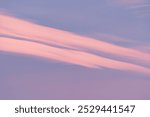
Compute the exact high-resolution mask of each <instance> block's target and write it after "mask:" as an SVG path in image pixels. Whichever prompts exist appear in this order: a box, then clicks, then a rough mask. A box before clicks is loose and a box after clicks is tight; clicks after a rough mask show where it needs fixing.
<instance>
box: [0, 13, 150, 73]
mask: <svg viewBox="0 0 150 117" xmlns="http://www.w3.org/2000/svg"><path fill="white" fill-rule="evenodd" d="M0 34H1V35H5V36H9V37H11V38H6V37H0V51H4V52H13V53H19V54H24V55H31V56H36V57H42V58H47V59H50V60H55V61H60V62H65V63H70V64H76V65H80V66H84V67H90V68H101V67H105V68H110V69H116V70H126V71H134V72H140V73H146V74H150V69H149V68H146V67H143V66H140V65H135V64H132V63H128V62H122V61H117V60H113V59H110V58H105V57H101V56H98V55H96V54H93V53H90V52H87V51H85V50H84V48H86V49H88V50H95V51H98V52H104V53H108V54H112V55H117V56H121V57H127V58H128V59H133V60H142V61H145V62H150V54H148V53H144V52H141V51H139V50H136V49H131V48H126V47H121V46H117V45H114V44H111V43H107V42H104V41H99V40H96V39H93V38H89V37H84V36H79V35H76V34H73V33H70V32H67V31H62V30H58V29H54V28H50V27H46V26H41V25H38V24H34V23H31V22H27V21H23V20H20V19H17V18H15V17H11V16H6V15H0ZM12 37H13V38H12ZM110 37H111V36H110ZM17 38H24V40H19V39H17ZM113 38H115V37H114V36H113ZM33 41H34V42H33ZM60 47H65V48H66V49H64V48H60Z"/></svg>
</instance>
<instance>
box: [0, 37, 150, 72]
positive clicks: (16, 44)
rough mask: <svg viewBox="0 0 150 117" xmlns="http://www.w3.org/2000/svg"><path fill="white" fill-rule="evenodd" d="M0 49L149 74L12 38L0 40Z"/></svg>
mask: <svg viewBox="0 0 150 117" xmlns="http://www.w3.org/2000/svg"><path fill="white" fill-rule="evenodd" d="M0 47H1V48H0V50H1V51H4V52H13V53H20V54H25V55H32V56H37V57H44V58H47V59H50V60H57V61H61V62H66V63H71V64H77V65H81V66H84V67H90V68H100V67H105V68H111V69H117V70H127V71H134V72H141V73H146V74H150V69H148V68H144V67H142V66H138V65H134V64H131V63H125V62H121V61H116V60H111V59H108V58H104V57H100V56H97V55H94V54H90V53H86V52H82V51H77V50H68V49H62V48H56V47H51V46H47V45H43V44H40V43H36V42H30V41H24V40H17V39H12V38H0Z"/></svg>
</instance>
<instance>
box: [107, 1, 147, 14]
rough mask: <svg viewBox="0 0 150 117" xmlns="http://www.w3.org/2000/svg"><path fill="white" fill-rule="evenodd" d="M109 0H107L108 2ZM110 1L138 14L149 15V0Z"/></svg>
mask: <svg viewBox="0 0 150 117" xmlns="http://www.w3.org/2000/svg"><path fill="white" fill-rule="evenodd" d="M109 2H110V1H108V3H109ZM111 2H112V3H114V4H117V5H121V6H125V7H127V8H129V9H130V10H131V11H134V12H135V13H137V14H138V16H140V17H141V16H142V17H143V16H149V15H150V12H149V11H150V1H149V0H111Z"/></svg>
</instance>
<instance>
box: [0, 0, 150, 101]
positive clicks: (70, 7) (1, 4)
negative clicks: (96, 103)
mask: <svg viewBox="0 0 150 117" xmlns="http://www.w3.org/2000/svg"><path fill="white" fill-rule="evenodd" d="M110 1H111V2H110ZM124 1H125V0H120V1H119V0H13V1H11V0H0V12H5V13H6V14H8V15H9V16H13V17H15V18H19V19H24V20H26V21H29V22H35V23H37V24H39V25H42V26H48V27H51V28H56V29H58V30H64V31H68V32H73V33H74V34H76V35H82V36H86V37H92V38H94V39H97V40H99V41H105V42H108V43H111V44H115V45H119V46H122V47H126V48H133V49H136V50H140V51H142V52H144V53H146V54H147V55H150V1H149V0H134V2H133V1H132V2H131V0H130V1H128V0H126V2H124ZM0 25H1V24H0ZM0 28H1V26H0ZM0 37H11V35H5V36H4V35H3V33H2V34H1V35H0ZM0 39H1V38H0ZM87 42H88V41H87ZM85 43H86V40H85ZM6 44H7V43H6ZM0 46H1V45H0ZM108 49H109V48H108ZM86 51H90V50H86ZM91 53H96V54H95V55H99V56H102V57H106V58H111V59H115V60H121V61H124V62H127V63H131V62H132V63H133V64H137V65H140V66H143V67H145V68H147V69H150V60H148V61H144V58H143V60H140V61H138V60H137V59H136V58H135V59H134V57H133V58H131V60H130V58H125V57H123V56H119V57H118V56H116V55H113V54H106V53H103V52H97V51H94V52H93V51H92V52H91ZM140 57H141V56H140ZM143 57H144V56H143ZM141 58H142V57H141ZM145 59H146V58H145ZM149 90H150V74H145V73H144V74H143V73H138V72H132V71H124V70H122V69H120V70H116V69H110V68H105V67H102V68H100V69H95V68H88V67H83V66H80V65H74V64H68V63H65V62H58V61H51V60H46V59H43V58H40V57H33V56H28V55H20V54H14V53H9V52H2V51H0V99H150V91H149Z"/></svg>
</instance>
